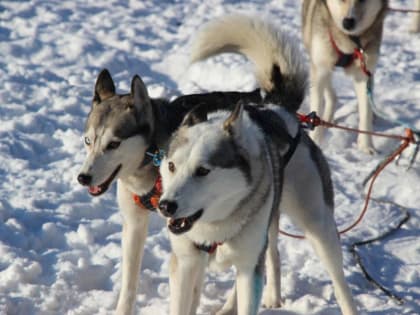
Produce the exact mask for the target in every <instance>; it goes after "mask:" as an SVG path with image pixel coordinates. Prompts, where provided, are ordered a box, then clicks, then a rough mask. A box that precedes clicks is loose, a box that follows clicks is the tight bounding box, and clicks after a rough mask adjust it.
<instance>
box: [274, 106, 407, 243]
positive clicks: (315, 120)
mask: <svg viewBox="0 0 420 315" xmlns="http://www.w3.org/2000/svg"><path fill="white" fill-rule="evenodd" d="M298 118H299V120H300V121H301V122H303V123H309V124H311V125H312V126H314V127H316V126H324V127H329V128H339V129H342V130H347V131H351V132H357V133H365V134H370V135H374V136H378V137H386V138H392V139H397V140H401V141H403V143H402V144H401V145H400V146H399V147H398V148H397V149H396V150H395V151H393V152H392V153H391V154H390V155H389V156H388V158H387V159H386V160H385V161H384V162H383V163H381V165H380V166H379V167H378V168H377V169H376V170H375V172H374V173H373V176H372V180H371V181H370V184H369V188H368V192H367V194H366V199H365V204H364V206H363V209H362V211H361V212H360V214H359V216H358V218H357V219H356V221H354V222H353V223H352V224H350V225H349V226H348V227H346V228H344V229H343V230H341V231H339V232H338V233H339V234H340V235H341V234H344V233H346V232H348V231H350V230H352V229H353V228H354V227H356V226H357V225H358V224H359V223H360V222H361V221H362V220H363V218H364V216H365V214H366V212H367V209H368V206H369V201H370V199H371V194H372V190H373V184H374V183H375V181H376V178H377V177H378V176H379V174H380V173H381V172H382V171H383V170H384V169H385V167H387V166H388V165H389V164H390V163H391V162H392V161H393V160H394V159H396V158H397V157H398V156H399V155H401V153H402V152H403V151H404V150H405V149H407V148H408V146H409V145H410V143H415V139H414V134H413V131H412V130H411V129H406V130H405V133H406V135H405V136H400V135H388V134H383V133H378V132H371V131H363V130H358V129H355V128H349V127H344V126H340V125H336V124H333V123H328V122H326V121H324V120H322V119H320V118H319V117H318V116H316V115H311V114H310V115H302V114H298ZM279 233H280V234H283V235H286V236H289V237H292V238H297V239H304V238H305V237H304V236H303V235H296V234H291V233H288V232H285V231H283V230H281V229H279Z"/></svg>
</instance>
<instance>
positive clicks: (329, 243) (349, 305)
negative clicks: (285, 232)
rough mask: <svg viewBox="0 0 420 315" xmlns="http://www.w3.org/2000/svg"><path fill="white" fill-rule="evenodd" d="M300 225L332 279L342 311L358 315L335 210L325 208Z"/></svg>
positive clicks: (348, 314)
mask: <svg viewBox="0 0 420 315" xmlns="http://www.w3.org/2000/svg"><path fill="white" fill-rule="evenodd" d="M320 218H322V219H320ZM300 225H301V228H302V229H303V231H304V232H305V236H306V237H307V239H308V240H309V241H310V242H311V244H312V246H313V247H314V249H315V251H316V253H317V254H318V256H319V258H320V260H321V262H322V263H323V265H324V266H325V268H326V269H327V271H328V273H329V275H330V277H331V279H332V282H333V286H334V293H335V296H336V299H337V302H338V304H339V306H340V308H341V311H342V313H343V314H344V315H357V314H358V313H357V309H356V306H355V304H354V301H353V297H352V295H351V291H350V288H349V286H348V284H347V281H346V279H345V276H344V271H343V255H342V250H341V244H340V240H339V236H338V233H337V229H336V225H335V221H334V217H333V211H332V210H331V209H328V208H325V209H324V210H323V212H322V213H318V219H316V218H315V217H313V216H311V217H310V218H307V219H306V220H302V221H301V224H300Z"/></svg>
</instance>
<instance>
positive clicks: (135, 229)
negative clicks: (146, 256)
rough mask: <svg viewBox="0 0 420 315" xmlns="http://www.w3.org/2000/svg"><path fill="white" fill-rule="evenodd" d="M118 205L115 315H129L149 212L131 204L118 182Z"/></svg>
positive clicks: (132, 303)
mask: <svg viewBox="0 0 420 315" xmlns="http://www.w3.org/2000/svg"><path fill="white" fill-rule="evenodd" d="M117 196H118V204H119V206H120V209H121V211H122V214H123V231H122V283H121V291H120V296H119V298H118V304H117V309H116V314H118V315H131V314H132V313H133V308H134V302H135V300H136V294H137V286H138V278H139V269H140V266H141V261H142V258H143V249H144V243H145V241H146V237H147V226H148V223H149V212H148V211H146V210H142V209H139V208H138V207H137V206H136V205H135V204H134V202H132V197H131V193H130V192H129V191H128V190H127V189H125V187H124V186H123V184H122V183H121V182H118V192H117Z"/></svg>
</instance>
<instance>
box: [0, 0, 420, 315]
mask: <svg viewBox="0 0 420 315" xmlns="http://www.w3.org/2000/svg"><path fill="white" fill-rule="evenodd" d="M391 2H392V4H393V6H394V7H411V6H412V1H409V0H395V1H391ZM228 12H242V13H249V14H252V13H253V14H256V15H258V16H263V17H265V18H267V19H269V20H271V21H273V23H275V24H277V25H278V26H279V27H282V28H283V29H284V30H286V31H287V32H289V33H290V34H292V35H293V36H296V37H297V38H299V40H300V29H299V27H300V1H296V0H283V1H274V0H270V1H260V0H253V1H247V2H240V1H232V0H209V1H198V0H192V1H169V0H165V1H152V0H149V1H121V0H113V1H104V0H97V1H92V0H90V1H57V0H55V1H42V0H32V1H7V0H4V1H1V3H0V104H1V106H0V314H10V315H12V314H19V315H30V314H43V315H50V314H51V315H53V314H54V315H55V314H74V315H76V314H77V315H87V314H112V313H113V309H114V308H115V304H116V299H117V297H118V292H119V287H120V279H121V273H120V266H121V262H120V254H121V253H120V252H121V247H120V241H121V217H120V214H119V212H118V208H117V205H116V200H115V188H113V189H112V190H111V191H110V192H107V193H106V194H105V195H103V196H101V197H99V198H92V197H91V196H89V195H88V193H87V191H86V189H84V188H83V187H81V186H79V185H78V183H77V181H76V176H77V174H78V170H79V168H80V167H81V164H82V162H83V159H84V151H83V150H84V149H83V145H82V132H83V128H84V121H85V118H86V115H87V113H88V112H89V108H90V101H91V98H92V92H93V85H94V82H95V79H96V76H97V74H98V73H99V71H100V70H101V69H102V68H105V67H106V68H108V69H109V70H110V71H111V73H112V75H113V77H114V80H115V81H116V84H117V90H118V91H120V92H125V91H127V90H128V88H129V84H130V80H131V77H132V76H133V75H134V74H136V73H137V74H139V75H141V76H142V78H143V79H144V81H145V82H146V84H147V86H148V88H149V92H150V94H151V95H152V96H153V97H161V96H165V97H173V96H175V95H179V94H181V93H192V92H199V91H205V90H250V89H251V88H253V87H254V86H255V79H254V76H253V73H252V65H250V64H249V63H247V62H246V61H245V60H243V59H242V58H240V57H237V56H229V55H228V56H220V57H216V58H213V59H211V60H208V61H206V62H202V63H200V64H196V65H193V66H191V67H188V52H189V50H188V49H189V47H188V43H189V40H190V39H191V37H192V36H193V35H194V32H195V31H196V30H197V28H199V27H200V26H201V25H202V24H203V23H204V22H206V21H208V20H210V19H212V18H214V17H216V16H220V15H222V14H225V13H228ZM409 26H410V19H409V16H408V15H406V14H403V13H392V14H390V15H389V16H388V17H387V20H386V25H385V34H384V42H383V46H382V50H381V58H380V61H379V66H378V69H377V71H376V85H375V95H376V102H377V104H378V107H380V108H381V110H383V111H385V112H386V113H387V115H389V116H390V117H392V118H399V119H401V120H404V121H406V122H407V123H409V124H412V125H415V126H416V127H417V128H418V129H420V48H419V47H420V38H419V35H414V34H410V33H409V32H408V28H409ZM297 40H298V39H297ZM334 85H335V87H336V89H337V91H338V96H339V100H340V106H339V108H338V109H337V112H336V116H335V117H336V121H337V122H338V123H340V124H344V125H350V126H355V125H356V124H357V119H358V115H357V107H356V101H355V97H354V92H353V89H352V85H351V82H350V80H349V79H348V78H346V77H345V76H344V74H343V72H341V71H337V73H336V75H335V80H334ZM307 109H308V104H307V100H306V101H305V105H304V106H303V108H302V111H304V112H305V111H307ZM375 130H378V131H383V132H387V133H396V134H402V133H403V128H402V127H399V126H395V125H393V124H391V123H389V122H386V121H384V120H382V119H377V120H376V121H375ZM355 138H356V136H355V135H353V134H348V133H344V132H342V131H338V130H331V131H329V132H328V139H327V140H328V141H327V143H326V145H325V146H324V151H325V153H326V155H327V157H328V160H329V162H330V164H331V167H332V172H333V180H334V185H335V189H336V204H337V208H336V218H337V222H338V224H339V226H341V227H342V226H346V225H348V224H349V223H350V222H351V221H352V220H354V218H355V217H356V216H357V214H358V211H360V209H361V207H362V204H363V200H362V198H361V192H362V187H361V182H362V180H363V179H364V177H365V176H367V174H368V173H369V172H370V170H371V169H372V168H373V167H374V166H375V165H376V164H377V163H378V162H379V161H380V160H381V159H382V158H383V157H384V155H385V154H386V153H387V152H389V151H390V150H392V149H393V148H395V147H396V146H397V145H398V143H397V142H395V141H393V140H383V139H375V145H376V147H377V148H378V149H379V150H380V153H379V154H377V155H375V156H367V155H365V154H363V153H360V152H359V151H358V150H357V149H356V148H355ZM408 158H409V157H408V155H405V156H404V157H403V158H402V159H401V161H400V164H399V165H395V164H392V165H391V166H389V167H388V168H387V169H386V170H385V171H384V173H383V174H382V175H381V176H380V178H379V179H378V182H377V184H376V185H375V188H374V197H375V198H379V199H385V200H389V201H393V202H396V203H399V204H401V205H403V206H405V207H407V208H408V209H409V212H410V214H411V218H410V220H409V221H408V222H407V224H405V225H404V226H403V228H402V229H401V230H399V231H398V232H396V233H394V234H392V235H391V236H389V237H388V238H386V239H384V240H381V241H380V242H377V243H374V244H372V245H369V246H365V247H360V248H359V252H360V253H361V255H362V257H363V261H364V262H365V264H366V267H367V268H368V270H369V271H370V272H372V273H373V275H374V276H375V278H377V279H378V280H379V281H380V282H381V283H382V284H383V285H385V286H386V287H387V288H389V289H391V290H392V291H393V292H395V293H397V294H398V295H399V296H401V297H403V298H404V299H405V300H406V303H405V304H403V305H397V304H396V303H395V302H393V301H391V300H390V299H389V298H387V297H386V296H385V295H384V294H383V293H382V292H380V291H379V290H377V289H375V288H374V287H373V286H372V285H371V284H369V283H368V282H367V281H366V279H365V278H364V277H363V275H362V274H361V271H360V268H359V267H358V266H357V265H356V262H355V260H354V259H353V257H352V256H351V254H350V252H349V246H350V245H351V243H352V242H353V241H358V240H363V239H366V238H369V237H372V236H376V235H379V234H381V233H383V232H385V231H386V230H388V229H389V228H390V226H392V225H395V224H396V223H397V221H398V220H399V219H400V218H401V216H402V213H401V211H400V209H399V208H398V207H397V206H395V205H392V204H383V203H377V202H372V203H371V205H370V207H369V210H368V214H367V217H366V218H365V219H364V220H363V222H362V224H361V225H360V226H358V227H357V228H356V229H354V230H353V231H351V232H350V233H348V234H347V235H345V236H343V238H342V240H343V250H344V261H345V272H346V276H347V279H348V281H349V283H350V286H351V288H352V290H353V292H354V296H355V299H356V301H357V303H358V305H359V306H360V309H361V310H362V313H365V314H367V313H369V314H375V315H385V314H386V315H393V314H420V241H419V237H420V230H419V226H420V214H419V208H418V207H419V204H420V194H419V193H418V192H419V187H420V186H419V183H420V170H419V163H418V162H417V164H415V165H414V167H413V168H412V169H411V170H409V171H407V170H406V165H407V163H408ZM282 225H283V227H284V228H285V229H288V230H294V228H293V227H292V226H290V225H289V224H288V221H287V220H284V221H283V223H282ZM279 248H280V250H281V257H282V285H283V298H284V302H285V303H284V306H283V308H282V309H278V310H264V309H261V312H260V313H261V314H264V315H274V314H283V315H295V314H320V315H321V314H322V315H324V314H326V315H336V314H339V313H340V312H339V309H338V307H337V304H336V301H335V298H334V296H333V290H332V286H331V283H330V281H329V277H328V276H327V274H326V272H325V271H324V269H323V267H322V265H321V264H320V262H319V261H318V259H317V258H316V257H315V255H314V253H313V251H312V249H311V247H310V246H309V245H308V244H307V243H306V241H299V240H294V239H290V238H286V237H283V236H282V237H280V238H279ZM169 253H170V246H169V243H168V237H167V231H166V228H165V226H164V223H163V221H162V220H161V219H160V218H159V217H158V216H157V215H153V216H152V219H151V222H150V227H149V238H148V240H147V244H146V249H145V258H144V263H143V266H142V269H141V281H140V289H139V292H138V295H137V301H136V305H137V313H138V314H142V315H152V314H153V315H155V314H166V313H167V312H168V294H169V288H168V260H169ZM232 280H233V271H228V272H226V273H222V274H213V273H210V274H208V275H207V276H206V279H205V284H204V287H203V294H202V299H201V305H200V307H199V312H198V313H199V314H209V313H211V312H214V311H215V310H217V309H218V308H219V307H220V306H221V305H222V304H223V301H224V300H225V298H226V295H227V292H228V290H229V289H230V287H231V286H232Z"/></svg>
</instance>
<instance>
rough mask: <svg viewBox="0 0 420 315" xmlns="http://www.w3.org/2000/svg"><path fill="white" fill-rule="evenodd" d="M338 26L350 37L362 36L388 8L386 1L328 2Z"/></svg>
mask: <svg viewBox="0 0 420 315" xmlns="http://www.w3.org/2000/svg"><path fill="white" fill-rule="evenodd" d="M326 2H327V6H328V9H329V12H330V14H331V16H332V18H333V20H334V23H335V24H336V26H337V27H338V28H339V29H340V30H341V31H342V32H344V33H346V34H348V35H354V36H357V35H360V34H361V33H363V32H364V31H365V30H366V29H368V28H369V27H370V26H371V25H372V24H373V23H374V22H375V20H376V18H377V16H378V14H379V12H380V11H381V10H382V9H384V8H385V7H387V1H386V0H326Z"/></svg>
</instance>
